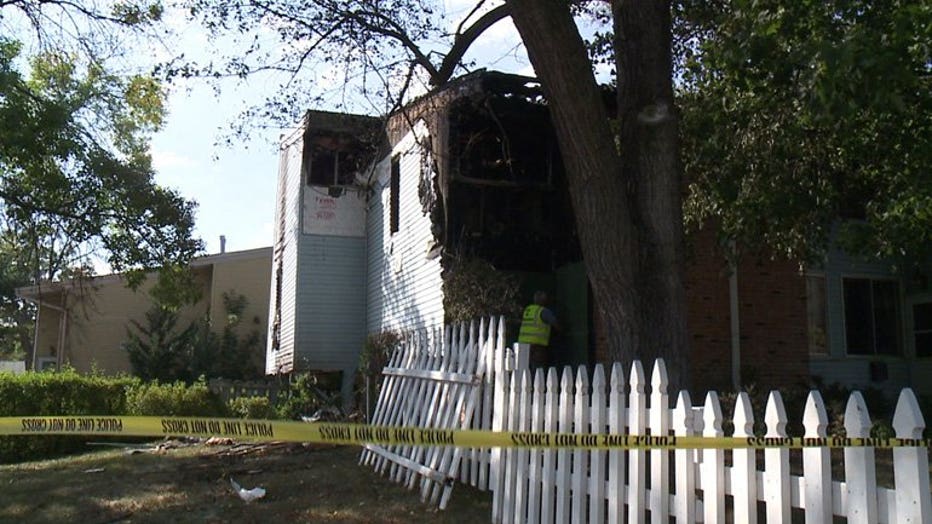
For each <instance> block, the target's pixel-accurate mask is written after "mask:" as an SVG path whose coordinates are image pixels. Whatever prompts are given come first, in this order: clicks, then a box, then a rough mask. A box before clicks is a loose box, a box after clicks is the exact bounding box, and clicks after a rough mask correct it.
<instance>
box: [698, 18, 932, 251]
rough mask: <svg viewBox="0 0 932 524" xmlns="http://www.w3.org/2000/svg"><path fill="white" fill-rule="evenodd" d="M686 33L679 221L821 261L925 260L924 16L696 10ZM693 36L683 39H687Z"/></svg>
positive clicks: (929, 115)
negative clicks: (832, 250) (685, 184)
mask: <svg viewBox="0 0 932 524" xmlns="http://www.w3.org/2000/svg"><path fill="white" fill-rule="evenodd" d="M684 16H685V18H686V20H687V21H688V22H690V23H691V25H688V26H687V25H686V24H684V25H683V26H681V27H688V28H689V29H691V30H692V31H693V33H691V34H692V35H698V38H696V39H694V40H692V45H691V48H684V55H689V56H687V57H686V59H685V60H684V61H683V62H684V65H685V69H684V70H683V87H682V93H681V94H682V97H681V100H682V107H683V113H684V118H683V131H682V135H683V137H684V142H685V157H684V160H685V166H686V173H687V178H688V180H689V182H690V197H689V199H688V200H687V203H686V210H687V216H688V218H689V220H691V221H692V223H693V225H695V226H699V225H701V224H702V223H704V222H705V221H707V220H710V219H711V220H713V221H714V222H715V224H716V225H717V226H718V227H719V228H720V233H721V235H722V236H723V237H725V238H729V239H734V240H738V241H739V243H740V244H744V245H747V246H750V247H762V246H768V247H770V248H772V249H774V250H775V251H776V252H777V253H782V254H786V255H789V256H791V257H793V258H796V259H798V260H801V261H808V260H812V259H816V260H817V259H818V258H819V257H820V256H821V255H822V254H823V253H824V250H825V249H826V247H827V246H828V242H829V240H830V239H831V238H832V237H833V228H835V229H836V230H837V234H836V235H834V239H835V240H837V241H838V243H839V245H840V246H842V247H844V248H845V249H847V250H848V251H849V252H854V253H863V254H868V255H873V256H881V257H891V256H892V257H903V256H907V257H912V258H921V257H924V256H928V255H929V254H932V253H930V252H929V250H930V246H932V173H930V170H929V166H930V165H932V162H930V161H932V143H930V139H932V47H930V44H929V43H930V42H932V5H930V4H928V3H923V2H898V1H880V2H876V1H866V0H833V1H829V2H750V1H734V2H722V3H712V4H707V3H696V5H687V6H686V8H685V10H684ZM683 34H684V35H689V33H685V32H684V33H683Z"/></svg>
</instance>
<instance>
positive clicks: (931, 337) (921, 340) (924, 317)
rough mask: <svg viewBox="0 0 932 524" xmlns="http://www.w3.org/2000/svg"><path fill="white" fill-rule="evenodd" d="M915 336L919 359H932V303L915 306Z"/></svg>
mask: <svg viewBox="0 0 932 524" xmlns="http://www.w3.org/2000/svg"><path fill="white" fill-rule="evenodd" d="M913 336H914V338H915V341H916V356H917V357H932V302H926V303H925V304H915V305H914V306H913Z"/></svg>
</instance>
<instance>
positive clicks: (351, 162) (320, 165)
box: [307, 147, 360, 186]
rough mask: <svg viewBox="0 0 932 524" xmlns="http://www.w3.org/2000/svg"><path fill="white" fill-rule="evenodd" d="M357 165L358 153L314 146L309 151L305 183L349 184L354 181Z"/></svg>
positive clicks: (317, 184) (318, 184)
mask: <svg viewBox="0 0 932 524" xmlns="http://www.w3.org/2000/svg"><path fill="white" fill-rule="evenodd" d="M359 167H360V166H359V155H357V154H355V153H352V152H349V151H333V150H328V149H323V148H320V147H315V148H314V149H313V151H312V152H311V158H310V166H309V169H308V174H307V184H308V185H315V186H346V185H351V184H353V183H354V182H355V178H356V173H357V172H358V171H359Z"/></svg>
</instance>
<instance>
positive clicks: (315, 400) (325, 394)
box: [278, 372, 341, 420]
mask: <svg viewBox="0 0 932 524" xmlns="http://www.w3.org/2000/svg"><path fill="white" fill-rule="evenodd" d="M340 405H341V402H340V394H339V391H337V392H331V391H326V390H324V389H323V388H321V387H320V384H318V377H317V375H315V374H314V373H313V372H307V373H300V374H298V375H296V376H295V378H294V379H293V380H292V382H291V384H290V386H289V388H288V395H287V396H286V398H285V399H284V401H281V402H279V405H278V415H279V417H281V418H283V419H286V420H297V419H299V418H301V416H310V415H313V414H314V413H316V412H317V411H318V410H321V409H328V410H338V411H339V410H340Z"/></svg>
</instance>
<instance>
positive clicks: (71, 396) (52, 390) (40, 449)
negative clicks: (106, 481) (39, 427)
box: [0, 369, 139, 462]
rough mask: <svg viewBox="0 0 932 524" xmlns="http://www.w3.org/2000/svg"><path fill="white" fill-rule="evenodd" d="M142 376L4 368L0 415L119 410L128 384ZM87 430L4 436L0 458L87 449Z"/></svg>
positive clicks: (8, 459) (112, 412) (0, 382)
mask: <svg viewBox="0 0 932 524" xmlns="http://www.w3.org/2000/svg"><path fill="white" fill-rule="evenodd" d="M138 383H139V381H138V380H137V379H132V378H128V377H116V378H105V377H101V376H95V375H79V374H77V373H76V372H74V370H71V369H65V370H63V371H61V372H60V373H24V374H21V375H13V374H8V373H0V416H4V417H15V416H31V415H42V416H52V415H121V414H123V413H125V410H126V390H127V389H129V388H132V387H133V386H135V385H136V384H138ZM85 442H87V437H86V436H65V435H61V436H59V435H42V436H29V437H21V436H9V437H0V462H14V461H22V460H30V459H35V458H45V457H49V456H55V455H60V454H64V453H69V452H74V451H77V450H80V449H83V448H84V446H85Z"/></svg>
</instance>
